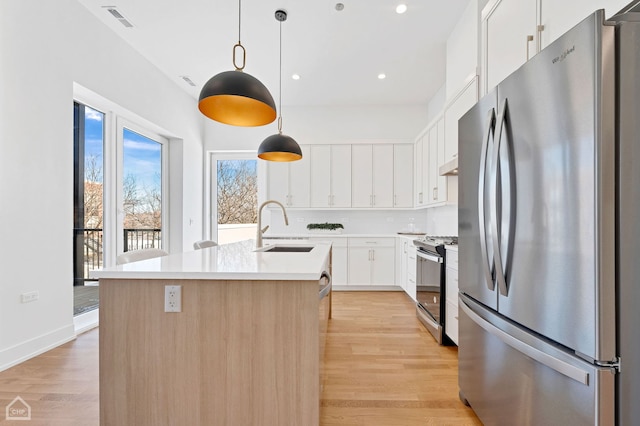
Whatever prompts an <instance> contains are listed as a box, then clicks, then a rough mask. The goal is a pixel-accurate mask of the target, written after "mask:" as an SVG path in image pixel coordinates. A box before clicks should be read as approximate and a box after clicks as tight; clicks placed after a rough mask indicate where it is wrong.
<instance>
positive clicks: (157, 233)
mask: <svg viewBox="0 0 640 426" xmlns="http://www.w3.org/2000/svg"><path fill="white" fill-rule="evenodd" d="M123 231H124V232H123V236H124V251H131V250H139V249H143V248H162V231H161V229H160V228H149V229H132V228H126V229H124V230H123ZM73 233H74V235H73V251H74V253H73V275H74V276H73V284H74V285H84V282H85V281H88V280H89V278H88V277H89V271H90V270H92V269H99V268H101V267H102V266H103V265H104V263H103V234H102V229H101V228H80V229H74V231H73Z"/></svg>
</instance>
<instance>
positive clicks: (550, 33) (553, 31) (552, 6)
mask: <svg viewBox="0 0 640 426" xmlns="http://www.w3.org/2000/svg"><path fill="white" fill-rule="evenodd" d="M538 2H539V4H540V24H541V25H542V26H543V28H541V30H542V32H541V35H542V37H541V39H542V40H541V47H542V48H545V47H546V46H548V45H550V44H551V43H553V42H554V41H555V40H556V39H557V38H558V37H560V36H561V35H562V34H564V33H566V32H567V31H569V30H570V29H571V28H573V27H574V26H575V25H577V24H578V23H579V22H580V21H582V20H583V19H584V18H586V17H587V16H589V15H591V14H592V13H593V12H594V11H595V10H598V9H605V17H606V18H610V17H611V16H613V15H614V14H616V13H618V12H619V11H620V10H621V9H622V8H623V7H625V6H626V5H627V4H629V2H630V0H604V1H603V0H564V1H558V0H538Z"/></svg>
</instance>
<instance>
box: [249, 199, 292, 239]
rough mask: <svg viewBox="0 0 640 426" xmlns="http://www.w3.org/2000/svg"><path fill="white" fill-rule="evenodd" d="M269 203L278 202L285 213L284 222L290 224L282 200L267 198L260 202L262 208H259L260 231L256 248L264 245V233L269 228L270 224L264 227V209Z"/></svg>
mask: <svg viewBox="0 0 640 426" xmlns="http://www.w3.org/2000/svg"><path fill="white" fill-rule="evenodd" d="M267 204H277V205H279V206H280V208H281V209H282V214H283V215H284V224H285V225H287V226H289V219H288V218H287V211H286V210H285V209H284V206H283V205H282V203H281V202H280V201H276V200H267V201H265V202H264V203H262V204H260V208H259V209H258V232H257V235H256V248H260V247H262V234H264V233H265V232H266V231H267V229H269V225H267V226H265V227H264V228H262V209H263V208H264V206H266V205H267Z"/></svg>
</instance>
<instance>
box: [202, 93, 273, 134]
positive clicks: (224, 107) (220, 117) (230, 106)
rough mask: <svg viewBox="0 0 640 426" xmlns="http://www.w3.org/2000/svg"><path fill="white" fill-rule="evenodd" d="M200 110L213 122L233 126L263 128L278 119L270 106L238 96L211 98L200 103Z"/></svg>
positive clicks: (216, 96)
mask: <svg viewBox="0 0 640 426" xmlns="http://www.w3.org/2000/svg"><path fill="white" fill-rule="evenodd" d="M198 109H200V111H201V112H202V113H203V114H204V115H206V116H207V117H209V118H211V119H212V120H215V121H218V122H220V123H224V124H230V125H232V126H244V127H252V126H263V125H265V124H269V123H271V122H273V120H275V119H276V111H275V110H274V109H273V108H272V107H271V106H270V105H267V104H265V103H264V102H261V101H259V100H256V99H252V98H247V97H244V96H238V95H215V96H209V97H207V98H204V99H202V100H201V101H200V102H199V103H198Z"/></svg>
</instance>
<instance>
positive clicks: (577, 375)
mask: <svg viewBox="0 0 640 426" xmlns="http://www.w3.org/2000/svg"><path fill="white" fill-rule="evenodd" d="M459 306H460V307H461V308H462V310H463V311H464V313H465V314H467V316H468V317H469V318H470V319H471V320H472V321H473V322H475V323H476V324H477V325H479V326H480V327H482V328H484V329H485V331H486V332H487V333H490V334H492V335H494V336H495V337H497V338H499V339H500V340H502V341H503V342H504V343H505V344H507V345H509V346H511V347H512V348H513V349H515V350H517V351H518V352H520V353H522V354H524V355H526V356H528V357H529V358H531V359H533V360H535V361H538V362H539V363H540V364H544V365H546V366H547V367H549V368H551V369H553V370H555V371H557V372H558V373H561V374H564V375H565V376H567V377H569V378H571V379H573V380H575V381H577V382H579V383H582V384H583V385H588V384H589V373H588V372H586V371H584V370H581V369H579V368H578V367H574V366H573V365H571V364H568V363H566V362H564V361H561V360H559V359H557V358H554V357H552V356H551V355H548V354H546V353H544V352H542V351H541V350H539V349H536V348H534V347H533V346H530V345H527V344H526V343H524V342H521V341H520V340H518V339H516V338H515V337H512V336H511V335H509V334H507V333H505V332H504V331H502V330H500V329H499V328H498V327H496V326H494V325H492V324H490V323H488V322H487V321H485V320H484V319H482V318H481V317H480V316H479V315H478V314H476V313H475V312H473V310H472V309H471V308H470V307H469V306H467V304H466V303H465V301H464V300H460V301H459Z"/></svg>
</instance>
